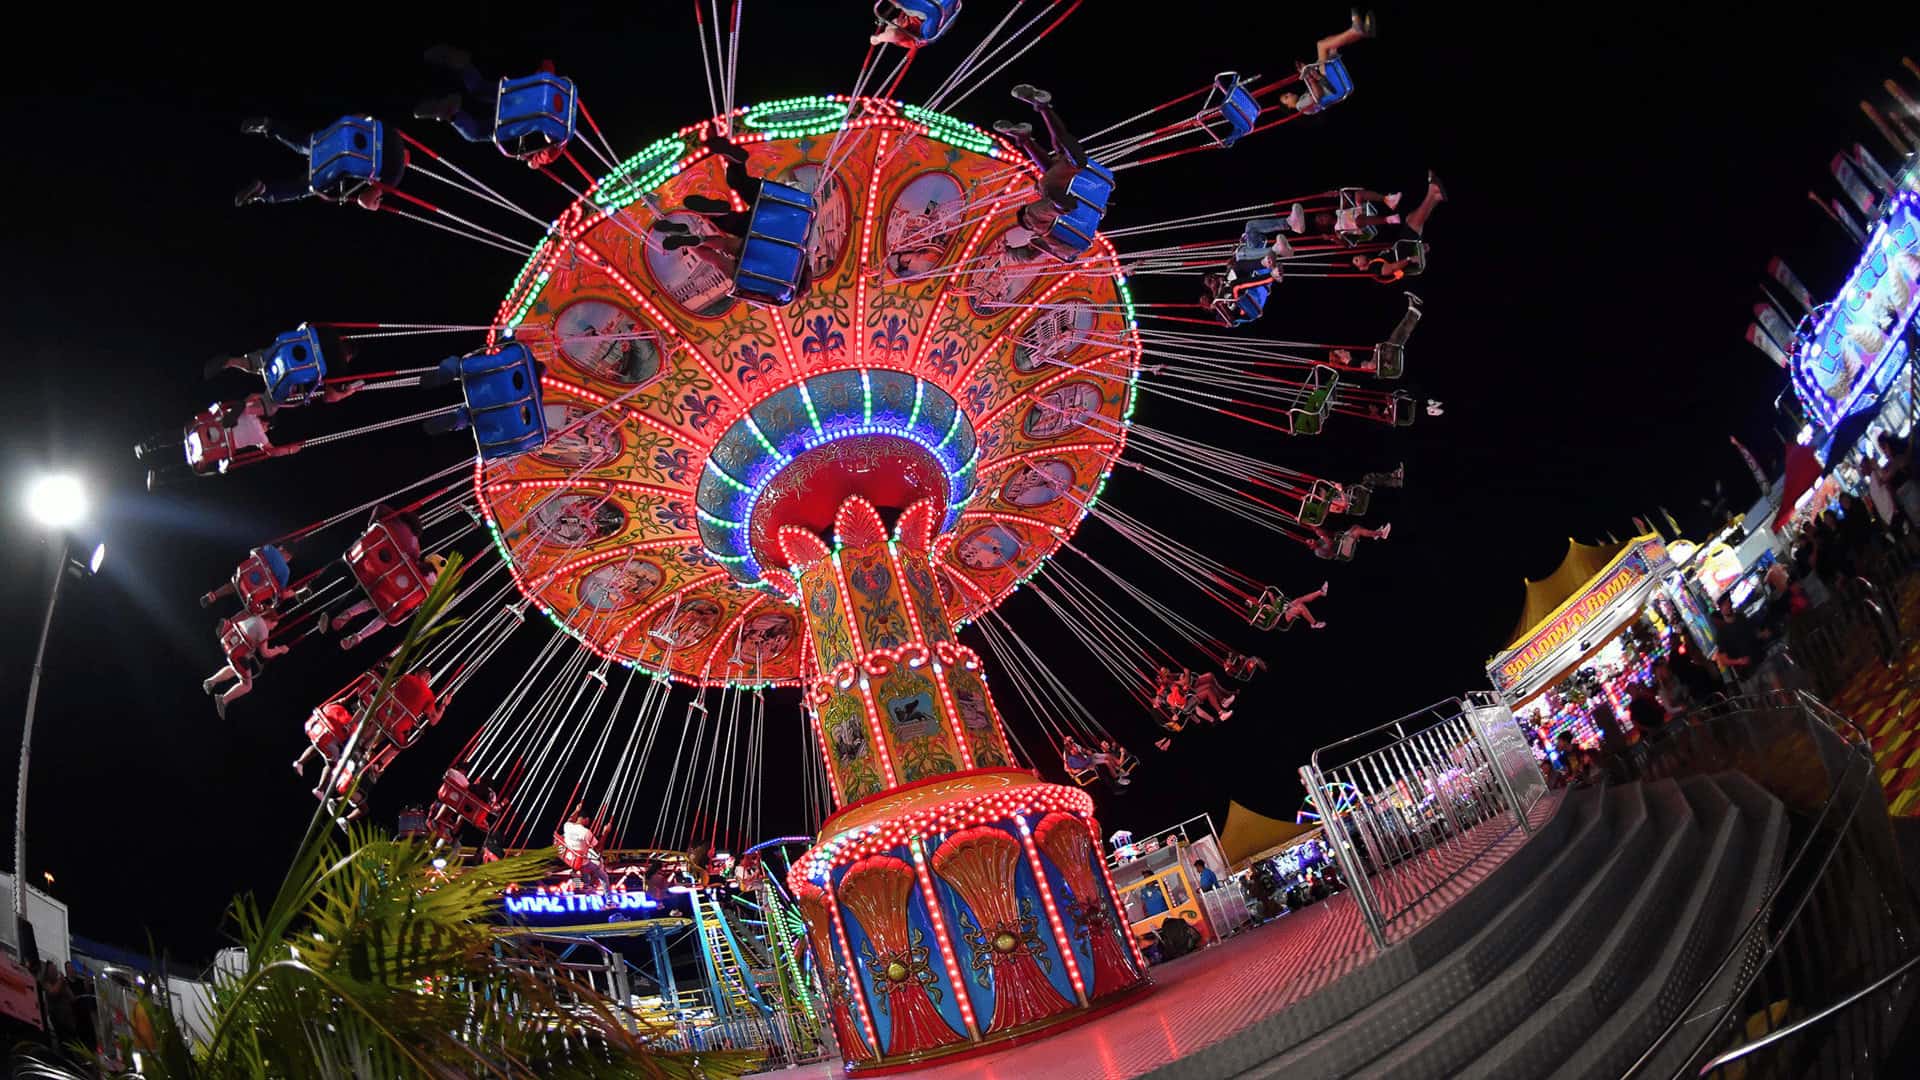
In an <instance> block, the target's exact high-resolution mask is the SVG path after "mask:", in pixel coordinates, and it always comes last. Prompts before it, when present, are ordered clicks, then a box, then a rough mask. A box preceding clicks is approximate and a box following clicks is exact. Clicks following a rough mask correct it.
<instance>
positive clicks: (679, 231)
mask: <svg viewBox="0 0 1920 1080" xmlns="http://www.w3.org/2000/svg"><path fill="white" fill-rule="evenodd" d="M652 229H653V231H654V232H657V233H662V234H665V235H667V236H692V235H693V226H691V225H689V224H687V223H686V222H684V221H674V220H672V219H670V218H661V219H660V220H658V221H655V222H654V223H653V225H652Z"/></svg>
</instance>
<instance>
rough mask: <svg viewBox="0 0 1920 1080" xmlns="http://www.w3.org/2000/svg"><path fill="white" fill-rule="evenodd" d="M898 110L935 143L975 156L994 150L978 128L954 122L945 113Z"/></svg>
mask: <svg viewBox="0 0 1920 1080" xmlns="http://www.w3.org/2000/svg"><path fill="white" fill-rule="evenodd" d="M900 109H901V111H902V112H904V113H906V114H907V119H909V120H912V121H913V122H914V123H916V124H919V125H921V126H922V127H924V128H926V129H927V135H928V136H929V137H931V138H933V139H934V140H935V141H937V142H943V143H946V144H947V145H948V146H957V147H959V148H960V149H962V150H971V151H973V152H974V153H976V154H987V153H991V152H992V151H993V149H994V145H993V140H992V139H990V138H988V137H987V136H986V134H985V133H984V132H982V131H981V130H980V129H979V128H977V127H974V126H973V125H972V124H969V123H967V122H965V121H963V120H956V119H954V118H953V117H951V116H948V115H947V114H945V113H937V112H934V111H933V110H932V109H923V108H921V107H920V106H918V105H903V106H901V107H900Z"/></svg>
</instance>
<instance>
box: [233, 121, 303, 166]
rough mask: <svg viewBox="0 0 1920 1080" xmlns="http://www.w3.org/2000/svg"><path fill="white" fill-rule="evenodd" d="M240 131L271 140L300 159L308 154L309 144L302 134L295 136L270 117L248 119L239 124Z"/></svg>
mask: <svg viewBox="0 0 1920 1080" xmlns="http://www.w3.org/2000/svg"><path fill="white" fill-rule="evenodd" d="M240 130H241V131H243V132H245V133H247V134H248V135H260V136H264V137H265V138H269V139H272V140H273V141H274V142H277V143H279V144H280V145H281V146H284V147H286V148H287V149H289V150H291V151H293V152H294V153H296V154H299V155H300V156H301V157H306V156H307V155H308V153H309V152H310V145H311V144H310V143H309V141H308V137H307V136H306V135H305V134H304V133H302V134H295V133H294V132H292V131H290V130H288V129H287V128H285V127H283V126H282V125H281V124H279V123H278V122H276V121H275V120H274V119H273V118H272V117H270V116H255V117H250V118H249V119H247V120H245V121H242V122H241V124H240Z"/></svg>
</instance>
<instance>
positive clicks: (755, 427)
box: [741, 413, 793, 465]
mask: <svg viewBox="0 0 1920 1080" xmlns="http://www.w3.org/2000/svg"><path fill="white" fill-rule="evenodd" d="M741 419H743V420H745V421H746V422H747V430H748V431H751V432H753V437H754V438H755V439H758V440H759V441H760V448H761V449H762V450H765V451H766V452H767V453H769V454H772V455H773V456H774V457H776V458H778V459H780V463H781V464H782V465H784V464H786V463H787V462H789V461H791V460H793V459H792V458H789V457H788V456H787V455H785V454H783V453H781V452H780V448H779V447H777V446H775V445H773V443H772V442H770V441H768V439H767V436H766V433H765V432H762V431H761V430H760V425H759V424H756V423H754V422H753V414H752V413H748V414H746V415H745V416H743V417H741Z"/></svg>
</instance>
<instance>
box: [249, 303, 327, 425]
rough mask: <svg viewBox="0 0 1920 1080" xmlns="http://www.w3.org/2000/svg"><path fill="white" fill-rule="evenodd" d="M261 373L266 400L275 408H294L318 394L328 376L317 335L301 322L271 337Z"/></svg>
mask: <svg viewBox="0 0 1920 1080" xmlns="http://www.w3.org/2000/svg"><path fill="white" fill-rule="evenodd" d="M260 374H261V376H262V377H263V378H264V379H265V380H266V383H267V397H269V398H271V399H272V400H273V402H274V404H276V405H297V404H299V403H300V402H303V401H305V400H307V399H308V398H310V397H312V396H313V395H314V394H316V393H319V391H320V383H321V382H322V380H324V379H326V377H327V359H326V356H325V355H324V354H323V353H322V351H321V348H320V332H319V331H318V330H315V329H314V328H313V327H311V326H308V325H307V324H305V323H301V324H300V325H299V326H298V327H296V328H294V329H292V330H289V331H287V332H286V333H284V334H281V335H280V336H279V337H276V338H274V339H273V345H272V347H271V348H269V349H268V351H267V362H266V364H265V365H263V366H262V367H261V370H260Z"/></svg>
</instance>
